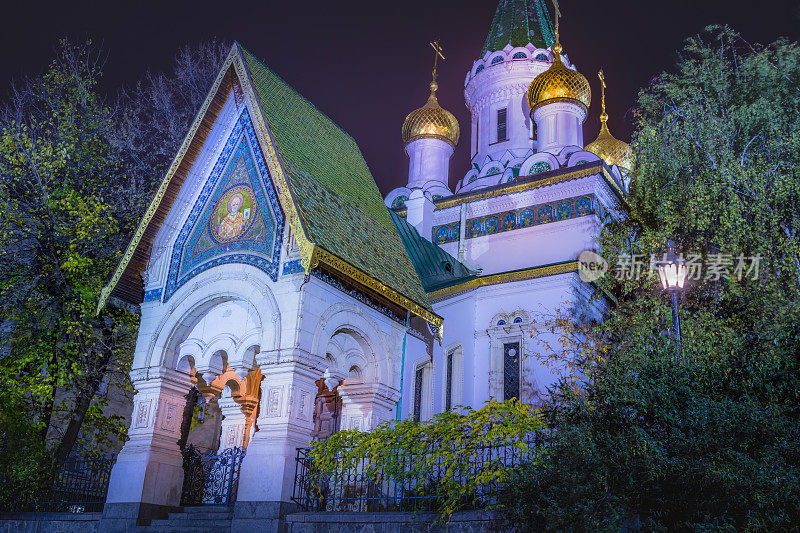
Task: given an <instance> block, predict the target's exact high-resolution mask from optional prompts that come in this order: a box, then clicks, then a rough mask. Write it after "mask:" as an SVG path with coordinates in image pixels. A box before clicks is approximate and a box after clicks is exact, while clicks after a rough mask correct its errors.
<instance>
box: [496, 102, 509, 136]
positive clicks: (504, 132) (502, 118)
mask: <svg viewBox="0 0 800 533" xmlns="http://www.w3.org/2000/svg"><path fill="white" fill-rule="evenodd" d="M507 140H508V109H507V108H503V109H498V110H497V142H502V141H507Z"/></svg>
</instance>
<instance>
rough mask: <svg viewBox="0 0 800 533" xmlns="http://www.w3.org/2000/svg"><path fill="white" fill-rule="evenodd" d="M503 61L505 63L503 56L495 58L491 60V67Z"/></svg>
mask: <svg viewBox="0 0 800 533" xmlns="http://www.w3.org/2000/svg"><path fill="white" fill-rule="evenodd" d="M503 61H505V60H504V59H503V56H495V58H494V59H492V65H496V64H498V63H502V62H503Z"/></svg>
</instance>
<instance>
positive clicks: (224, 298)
mask: <svg viewBox="0 0 800 533" xmlns="http://www.w3.org/2000/svg"><path fill="white" fill-rule="evenodd" d="M241 266H242V265H237V267H241ZM222 281H246V282H248V283H249V284H251V285H252V286H253V287H251V289H250V291H249V292H248V293H247V294H245V293H244V291H237V290H231V288H232V287H227V289H226V290H225V291H220V292H213V293H211V294H207V295H205V296H204V297H200V298H198V299H197V300H196V301H192V298H193V297H194V295H195V293H197V292H198V291H199V290H200V289H206V288H208V287H209V285H212V284H214V283H218V282H222ZM253 296H256V298H253ZM259 296H260V298H259ZM195 298H196V297H195ZM253 299H257V300H262V301H264V300H266V302H269V305H270V307H271V310H272V313H269V314H267V313H268V310H267V309H265V308H262V307H260V306H256V305H254V306H253V307H254V308H255V311H256V313H258V315H259V319H260V322H261V329H262V332H261V333H262V338H261V339H260V341H263V340H264V338H265V337H264V328H265V326H267V325H268V324H272V326H273V331H272V332H271V334H272V338H273V339H274V342H273V346H272V347H269V348H268V347H267V345H265V344H264V343H263V342H261V343H260V344H261V345H263V346H262V348H263V350H262V351H266V350H274V349H277V348H278V347H279V346H280V333H281V328H280V308H279V306H278V301H277V300H276V298H275V295H274V294H273V292H272V289H271V288H270V286H269V285H268V284H267V283H264V282H263V281H262V280H261V279H260V276H250V275H249V274H248V273H247V272H241V271H235V272H230V271H228V270H227V269H221V270H210V271H206V272H205V273H203V274H200V275H199V276H197V277H196V278H195V279H194V281H193V282H192V283H187V284H186V285H184V286H183V287H181V288H180V289H178V290H177V291H176V292H175V294H174V295H173V297H172V298H171V299H170V304H169V306H168V307H167V312H166V313H163V314H162V317H161V320H160V321H159V323H158V324H157V325H156V327H155V328H154V329H153V333H152V335H151V337H150V342H149V344H148V347H147V356H146V357H147V359H146V363H145V364H146V365H147V366H150V364H151V363H152V362H153V357H154V356H156V355H157V354H156V353H155V352H156V348H157V347H158V346H163V348H164V350H163V353H162V354H159V355H157V357H158V364H159V366H162V367H163V365H164V364H165V363H166V357H167V356H168V355H169V354H168V353H167V347H168V346H169V344H170V343H171V341H173V340H174V339H173V338H172V337H173V335H174V334H175V331H174V330H175V328H176V327H177V326H179V325H181V323H182V322H183V321H184V319H185V317H187V316H191V315H192V314H193V313H194V312H195V310H197V309H198V308H200V307H203V306H204V305H207V304H213V305H212V307H213V306H216V305H219V304H222V303H225V302H230V301H245V302H248V303H249V304H252V300H253ZM184 307H189V308H188V309H186V310H185V311H184V312H183V313H181V316H180V317H176V316H175V315H176V313H175V311H176V309H179V308H184ZM276 315H277V320H276ZM168 325H169V326H170V328H171V329H172V331H170V332H168V333H167V335H168V337H167V338H162V333H163V332H164V330H165V328H166V327H167V326H168ZM159 341H162V342H159Z"/></svg>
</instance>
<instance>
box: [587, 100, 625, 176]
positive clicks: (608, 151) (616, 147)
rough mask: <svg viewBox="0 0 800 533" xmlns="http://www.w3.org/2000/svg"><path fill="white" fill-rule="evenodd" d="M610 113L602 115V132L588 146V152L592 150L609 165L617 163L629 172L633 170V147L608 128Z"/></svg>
mask: <svg viewBox="0 0 800 533" xmlns="http://www.w3.org/2000/svg"><path fill="white" fill-rule="evenodd" d="M606 122H608V115H607V114H606V113H605V112H604V113H603V114H602V115H600V134H599V135H598V136H597V139H595V140H594V141H592V142H591V143H589V144H588V145H587V146H586V151H587V152H592V153H593V154H595V155H596V156H597V157H599V158H600V159H602V160H603V161H605V162H606V164H607V165H609V166H611V165H617V166H619V167H620V168H622V169H623V170H625V171H626V172H627V173H630V172H631V170H633V163H634V159H633V157H634V156H633V149H632V148H631V145H630V144H628V143H626V142H625V141H620V140H619V139H617V138H616V137H614V136H613V135H611V131H610V130H609V129H608V124H606Z"/></svg>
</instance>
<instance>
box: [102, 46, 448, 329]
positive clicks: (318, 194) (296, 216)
mask: <svg viewBox="0 0 800 533" xmlns="http://www.w3.org/2000/svg"><path fill="white" fill-rule="evenodd" d="M234 78H235V79H236V80H238V83H240V84H241V87H242V91H243V93H244V94H245V96H246V97H249V99H248V101H252V102H254V104H255V105H254V107H256V109H254V110H251V111H255V113H254V121H255V122H256V131H257V134H258V136H259V141H260V143H261V145H262V151H263V152H264V155H265V158H266V159H267V164H268V167H269V169H270V173H271V174H272V178H273V180H274V181H275V182H276V183H275V184H276V187H277V188H278V190H279V197H280V199H281V204H282V207H283V208H284V210H285V211H286V214H287V219H288V220H289V223H290V224H291V226H292V231H293V233H294V236H295V238H296V239H297V240H298V244H299V245H300V248H301V251H302V252H303V253H304V266H307V270H310V269H311V268H313V267H315V266H317V265H318V264H319V263H324V264H325V265H326V266H327V267H329V268H333V269H334V270H336V271H338V272H341V273H343V274H344V275H346V276H348V277H349V278H352V279H353V280H354V281H355V282H357V283H358V284H359V285H362V286H365V287H367V288H368V289H370V290H371V292H372V293H374V294H377V295H379V296H382V297H385V298H388V299H390V300H392V301H393V302H394V303H396V304H398V305H400V306H401V307H403V308H405V309H408V310H409V311H411V312H412V313H414V314H416V315H419V316H422V317H423V318H425V319H426V320H428V321H429V322H432V323H434V324H435V325H437V326H438V325H440V324H441V318H439V317H438V316H436V315H435V314H434V313H432V311H431V307H430V303H429V302H428V299H427V297H426V295H425V291H424V289H423V287H422V284H421V282H420V279H419V276H418V275H417V273H416V271H415V269H414V264H413V262H412V261H411V259H410V257H409V256H408V253H407V251H406V249H405V247H404V245H403V242H402V240H401V239H400V236H399V234H398V232H397V228H396V227H395V225H394V223H393V222H392V219H391V217H390V216H389V213H388V210H387V209H386V206H385V205H384V203H383V198H382V197H381V194H380V192H379V191H378V187H377V186H376V184H375V180H374V179H373V177H372V174H371V173H370V171H369V168H368V167H367V164H366V162H365V161H364V158H363V156H362V155H361V151H360V150H359V148H358V146H357V145H356V143H355V141H354V140H353V138H352V137H350V136H349V135H348V134H347V133H345V132H344V131H343V130H342V129H341V128H339V126H337V125H336V124H334V123H333V121H331V120H330V119H329V118H328V117H327V116H325V115H324V114H323V113H322V112H321V111H319V109H317V108H316V107H315V106H314V105H313V104H311V102H309V101H308V100H306V99H305V98H303V97H302V96H301V95H300V94H298V93H297V92H296V91H295V90H294V89H292V88H291V87H290V86H289V85H288V84H287V83H286V82H285V81H283V80H282V79H281V78H280V77H279V76H278V75H277V74H275V72H273V71H272V70H271V69H270V68H269V67H267V66H266V65H265V64H264V63H263V62H262V61H260V60H259V59H258V58H256V57H255V56H254V55H253V54H252V53H250V52H248V51H247V50H245V49H243V48H241V47H240V46H239V45H238V43H237V44H234V47H233V49H232V50H231V53H230V55H229V56H228V59H227V60H226V62H225V64H224V65H223V67H222V71H221V72H220V74H219V76H218V78H217V81H216V82H215V84H214V86H213V87H212V89H211V91H210V93H209V96H208V98H207V99H206V102H205V103H204V105H203V108H201V110H200V112H199V113H198V117H197V118H196V119H195V124H194V125H193V126H192V129H190V132H189V134H188V135H187V137H186V140H185V141H184V145H183V146H182V148H181V151H180V152H179V154H178V155H177V156H176V160H175V161H174V162H173V165H172V166H171V167H170V170H169V172H168V173H167V175H166V176H165V178H164V182H162V184H161V187H159V191H158V192H157V194H156V197H155V198H154V200H153V203H152V204H151V205H150V208H149V209H148V211H147V213H146V214H145V217H144V219H143V220H142V223H141V224H140V226H139V229H138V230H137V232H136V234H135V235H134V239H133V240H132V242H131V244H130V246H129V247H128V251H127V252H126V254H125V256H124V257H123V260H122V262H121V263H120V265H119V267H118V269H117V272H116V273H115V274H114V276H113V277H112V279H111V281H110V282H109V284H108V285H107V286H106V287H105V288H104V289H103V295H102V296H101V301H100V305H101V306H102V305H103V304H104V303H105V301H106V299H107V298H108V297H109V296H117V297H119V298H121V299H122V300H124V301H127V302H129V303H140V302H141V301H142V295H143V289H142V285H141V280H140V279H138V276H139V273H140V272H142V271H143V270H144V268H145V267H146V258H147V257H148V255H149V248H150V246H151V244H152V239H153V238H154V236H155V233H156V232H157V230H158V226H160V224H161V222H162V221H163V220H164V217H165V216H166V213H167V212H168V211H169V208H170V207H171V204H172V201H173V200H174V198H175V196H176V195H177V190H178V189H179V188H180V185H181V184H182V183H183V179H185V176H186V173H187V172H188V168H190V167H191V162H192V161H193V158H190V159H191V160H190V161H188V162H187V161H183V160H184V159H186V155H190V156H191V154H194V156H195V157H196V154H197V153H199V149H200V147H202V143H203V141H204V139H205V136H207V135H208V131H210V129H211V126H213V122H214V120H215V119H216V115H214V114H213V113H214V111H216V112H217V113H218V112H219V109H220V108H221V104H220V102H222V103H224V97H223V95H222V93H224V96H225V97H226V96H227V94H229V92H230V90H232V87H233V85H234V83H233V81H234ZM223 80H227V82H223ZM259 126H261V127H259ZM198 145H199V146H198ZM168 191H170V194H165V193H166V192H168Z"/></svg>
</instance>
